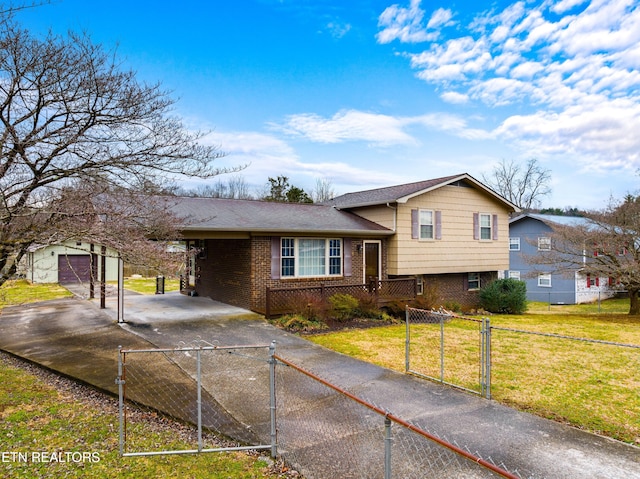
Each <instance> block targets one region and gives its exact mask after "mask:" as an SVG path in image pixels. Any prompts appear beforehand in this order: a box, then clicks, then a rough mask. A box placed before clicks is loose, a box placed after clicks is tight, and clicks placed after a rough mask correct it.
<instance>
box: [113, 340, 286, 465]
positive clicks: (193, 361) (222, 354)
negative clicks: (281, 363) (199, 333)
mask: <svg viewBox="0 0 640 479" xmlns="http://www.w3.org/2000/svg"><path fill="white" fill-rule="evenodd" d="M198 343H199V345H191V346H186V345H182V346H180V347H177V348H175V349H147V350H123V349H121V350H120V353H119V361H118V377H117V379H116V383H117V384H118V386H119V398H120V453H121V455H123V456H136V455H152V454H167V453H171V454H177V453H192V452H211V451H219V450H220V449H219V448H217V447H213V446H214V444H208V443H207V437H211V436H210V435H207V434H203V432H208V431H215V432H217V433H219V434H221V435H223V436H225V437H227V438H232V439H234V440H236V441H239V442H240V443H242V444H245V445H250V446H247V447H245V446H242V445H238V446H233V447H229V448H225V450H240V449H252V450H254V449H270V450H272V452H275V422H274V420H275V418H274V417H273V414H274V412H275V385H274V382H273V381H274V370H275V369H274V368H275V364H274V360H273V358H272V355H273V351H274V345H273V344H271V345H255V346H225V347H220V346H214V345H211V344H208V343H204V342H201V341H199V342H198ZM245 402H250V403H251V407H244V404H245ZM132 407H133V408H141V407H142V408H147V409H153V410H156V411H158V412H159V413H162V414H165V415H168V416H170V417H172V418H175V419H178V420H180V421H183V422H186V423H189V424H193V425H194V426H195V427H196V429H197V434H196V435H195V437H194V443H193V444H191V445H189V446H188V447H185V448H184V449H182V450H176V449H175V448H174V446H173V445H170V444H155V447H154V448H152V449H150V448H149V446H148V445H147V441H145V439H146V438H144V437H140V436H139V434H140V431H139V430H138V429H136V428H134V427H129V426H128V424H127V413H128V410H129V409H130V408H132ZM141 444H144V446H143V448H144V449H141V446H140V445H141Z"/></svg>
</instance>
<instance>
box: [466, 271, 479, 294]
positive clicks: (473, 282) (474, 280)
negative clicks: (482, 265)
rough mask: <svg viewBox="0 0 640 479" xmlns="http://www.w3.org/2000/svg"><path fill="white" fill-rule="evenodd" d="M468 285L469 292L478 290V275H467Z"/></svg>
mask: <svg viewBox="0 0 640 479" xmlns="http://www.w3.org/2000/svg"><path fill="white" fill-rule="evenodd" d="M468 283H469V286H468V288H469V290H472V289H480V273H469V276H468Z"/></svg>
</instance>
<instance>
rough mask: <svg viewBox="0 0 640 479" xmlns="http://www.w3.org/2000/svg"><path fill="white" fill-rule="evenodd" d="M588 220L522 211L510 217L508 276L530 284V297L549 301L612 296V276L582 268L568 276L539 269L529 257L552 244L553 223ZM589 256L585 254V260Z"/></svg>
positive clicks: (572, 301)
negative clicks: (603, 276) (598, 274)
mask: <svg viewBox="0 0 640 479" xmlns="http://www.w3.org/2000/svg"><path fill="white" fill-rule="evenodd" d="M584 221H585V219H584V218H580V217H576V216H556V215H540V214H532V213H528V214H523V215H519V216H516V217H515V218H512V219H511V220H510V221H509V270H508V271H506V272H505V277H507V278H515V279H519V280H522V281H524V282H525V283H526V284H527V299H528V300H529V301H541V302H546V303H550V304H578V303H588V302H592V301H596V300H598V299H605V298H609V297H612V296H613V295H614V294H615V291H613V289H612V288H610V287H609V278H595V277H591V276H589V275H585V274H583V273H582V271H581V269H580V268H576V269H575V271H574V272H573V273H572V274H570V275H569V276H567V275H566V274H558V273H553V272H538V271H536V268H535V265H532V264H530V263H529V262H528V261H527V258H528V257H529V258H530V257H534V256H535V255H538V254H540V253H541V252H543V251H545V250H549V249H551V248H552V247H553V245H552V242H551V233H552V232H553V226H554V225H565V226H571V225H577V224H581V223H583V222H584ZM586 259H587V258H586V257H585V260H586Z"/></svg>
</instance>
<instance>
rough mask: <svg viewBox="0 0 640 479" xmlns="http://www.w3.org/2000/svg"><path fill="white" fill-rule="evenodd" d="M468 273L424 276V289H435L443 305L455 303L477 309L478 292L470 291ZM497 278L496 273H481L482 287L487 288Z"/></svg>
mask: <svg viewBox="0 0 640 479" xmlns="http://www.w3.org/2000/svg"><path fill="white" fill-rule="evenodd" d="M467 277H468V274H467V273H451V274H438V275H424V277H423V278H424V287H425V289H426V288H435V289H436V291H437V293H438V294H439V296H440V300H441V301H442V305H444V304H446V303H451V302H455V303H458V304H459V305H460V306H462V308H463V309H465V310H466V309H475V308H477V307H478V304H479V297H478V291H477V290H472V291H469V289H468V287H467V282H466V279H467ZM496 278H497V273H496V272H484V273H480V286H481V287H483V286H486V285H487V284H488V283H489V282H490V281H492V280H493V279H496Z"/></svg>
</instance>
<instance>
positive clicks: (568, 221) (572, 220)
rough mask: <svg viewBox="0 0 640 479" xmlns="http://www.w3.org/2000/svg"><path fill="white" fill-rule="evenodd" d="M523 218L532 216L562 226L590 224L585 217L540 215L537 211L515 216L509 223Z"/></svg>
mask: <svg viewBox="0 0 640 479" xmlns="http://www.w3.org/2000/svg"><path fill="white" fill-rule="evenodd" d="M525 218H533V219H535V220H538V221H542V222H543V223H547V224H548V223H554V224H558V225H562V226H581V225H582V226H587V225H590V224H591V223H590V221H589V220H588V219H587V218H583V217H580V216H561V215H541V214H538V213H526V214H524V215H520V216H516V217H515V218H511V219H510V220H509V224H511V223H515V222H518V221H521V220H523V219H525Z"/></svg>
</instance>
